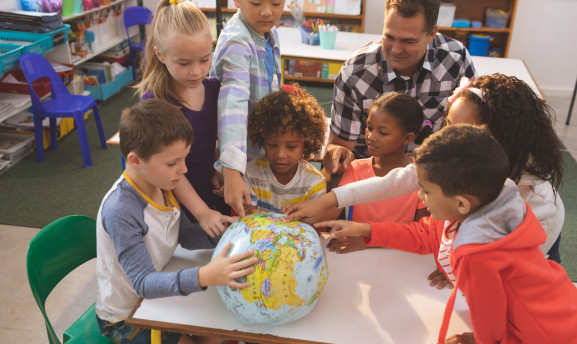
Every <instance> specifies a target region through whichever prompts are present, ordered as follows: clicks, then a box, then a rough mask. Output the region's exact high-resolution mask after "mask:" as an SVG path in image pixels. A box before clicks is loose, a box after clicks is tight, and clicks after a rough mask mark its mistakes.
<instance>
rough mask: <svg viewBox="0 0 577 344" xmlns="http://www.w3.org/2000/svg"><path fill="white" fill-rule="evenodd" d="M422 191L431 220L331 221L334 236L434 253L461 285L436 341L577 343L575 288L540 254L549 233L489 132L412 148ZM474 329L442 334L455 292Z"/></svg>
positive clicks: (471, 131) (476, 130) (444, 134)
mask: <svg viewBox="0 0 577 344" xmlns="http://www.w3.org/2000/svg"><path fill="white" fill-rule="evenodd" d="M415 163H416V169H417V179H418V181H419V187H420V191H419V197H420V198H421V199H422V200H423V202H424V203H425V205H426V206H427V208H428V210H429V212H430V213H431V216H430V217H426V218H423V219H421V221H419V222H413V223H411V224H397V223H391V222H384V223H356V222H350V221H326V222H321V223H317V224H315V226H318V227H331V228H332V231H331V236H332V237H334V238H341V237H346V236H363V237H364V238H363V239H364V241H365V244H367V246H381V247H389V248H394V249H398V250H402V251H407V252H413V253H418V254H431V253H432V254H433V256H434V257H435V258H436V262H437V265H438V266H439V268H440V269H441V271H443V272H444V273H445V275H446V276H447V278H448V279H450V280H452V281H453V282H454V284H455V287H456V288H454V289H453V292H452V294H451V296H450V298H449V301H448V302H447V307H446V309H445V315H444V318H443V324H442V325H441V330H440V333H439V344H440V343H455V344H456V343H483V344H484V343H501V344H509V343H523V344H528V343H535V344H537V343H538V344H544V343H555V344H562V343H567V344H568V343H577V288H576V287H575V286H574V285H573V284H572V283H571V281H570V280H569V278H568V276H567V273H566V272H565V270H563V268H562V267H561V265H559V264H557V263H555V262H553V261H550V260H547V259H545V258H544V257H543V254H542V253H541V251H540V249H539V245H540V244H542V243H543V242H544V241H545V239H546V234H545V231H544V230H543V228H542V227H541V225H540V224H539V221H538V220H537V219H536V218H535V216H534V215H533V212H532V211H531V209H530V208H529V207H528V206H527V204H526V203H525V202H524V201H523V199H522V198H521V196H520V195H519V190H518V189H517V186H516V185H515V183H514V182H513V181H511V180H509V179H507V176H508V174H509V167H508V159H507V155H506V154H505V152H504V151H503V149H502V148H501V147H500V145H499V144H498V143H497V141H495V139H494V138H493V137H492V136H491V135H490V134H489V132H488V131H486V130H485V129H483V128H480V127H475V126H470V125H454V126H449V127H446V128H444V129H443V130H440V131H439V132H437V133H435V134H434V135H432V136H430V137H429V138H428V139H427V140H426V141H425V142H424V143H423V144H422V145H421V146H420V147H418V148H417V149H416V150H415ZM457 289H460V290H461V291H462V293H463V294H464V296H465V298H466V300H467V304H468V305H469V310H470V317H471V323H472V325H473V331H474V334H471V333H466V334H462V335H454V336H452V337H450V338H448V339H446V340H445V337H446V332H447V328H448V326H449V320H450V315H451V313H452V309H453V305H454V301H455V296H456V291H457Z"/></svg>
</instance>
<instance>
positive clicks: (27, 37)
mask: <svg viewBox="0 0 577 344" xmlns="http://www.w3.org/2000/svg"><path fill="white" fill-rule="evenodd" d="M0 43H8V44H16V45H21V46H22V54H27V53H36V54H40V55H44V54H45V53H46V52H47V51H48V50H50V38H49V37H47V36H37V35H34V34H30V33H28V32H20V31H8V30H0Z"/></svg>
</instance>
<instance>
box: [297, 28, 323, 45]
mask: <svg viewBox="0 0 577 344" xmlns="http://www.w3.org/2000/svg"><path fill="white" fill-rule="evenodd" d="M299 31H300V32H301V42H303V43H304V44H308V45H319V44H320V38H319V34H318V33H313V32H307V31H306V30H305V29H303V28H302V27H299Z"/></svg>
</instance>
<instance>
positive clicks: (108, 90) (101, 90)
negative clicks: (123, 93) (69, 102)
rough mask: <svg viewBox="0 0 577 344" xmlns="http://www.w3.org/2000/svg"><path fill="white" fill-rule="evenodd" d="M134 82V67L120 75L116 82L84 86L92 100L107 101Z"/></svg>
mask: <svg viewBox="0 0 577 344" xmlns="http://www.w3.org/2000/svg"><path fill="white" fill-rule="evenodd" d="M131 81H132V67H128V69H126V70H125V71H124V72H122V73H120V74H118V75H117V76H116V79H114V81H111V82H109V83H106V84H102V85H100V86H88V85H87V86H84V89H85V90H86V91H89V92H90V95H91V96H92V98H94V99H96V100H106V99H108V98H110V97H111V96H113V95H115V94H116V93H118V92H120V90H121V89H122V88H123V87H124V86H126V85H128V84H129V83H130V82H131Z"/></svg>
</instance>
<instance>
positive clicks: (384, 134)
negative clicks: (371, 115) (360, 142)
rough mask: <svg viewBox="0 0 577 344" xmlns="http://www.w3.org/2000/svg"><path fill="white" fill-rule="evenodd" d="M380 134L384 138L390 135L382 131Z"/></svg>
mask: <svg viewBox="0 0 577 344" xmlns="http://www.w3.org/2000/svg"><path fill="white" fill-rule="evenodd" d="M379 134H381V135H383V136H387V135H389V134H388V133H385V132H382V131H379Z"/></svg>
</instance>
